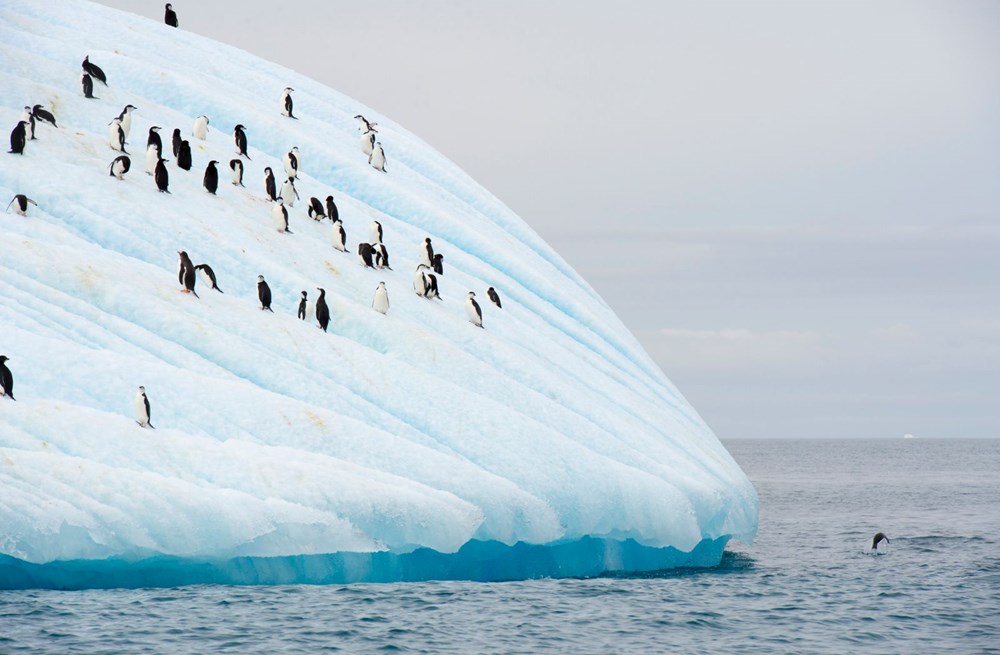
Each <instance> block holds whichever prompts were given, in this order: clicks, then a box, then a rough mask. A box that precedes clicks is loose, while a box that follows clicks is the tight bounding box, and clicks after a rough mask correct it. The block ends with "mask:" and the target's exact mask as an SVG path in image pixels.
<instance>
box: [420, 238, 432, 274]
mask: <svg viewBox="0 0 1000 655" xmlns="http://www.w3.org/2000/svg"><path fill="white" fill-rule="evenodd" d="M420 255H421V260H422V261H423V262H424V264H425V265H426V266H427V268H430V267H431V266H433V265H434V246H432V245H431V238H430V237H426V238H425V239H424V245H423V247H421V248H420Z"/></svg>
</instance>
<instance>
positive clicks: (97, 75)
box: [80, 55, 108, 86]
mask: <svg viewBox="0 0 1000 655" xmlns="http://www.w3.org/2000/svg"><path fill="white" fill-rule="evenodd" d="M80 65H81V66H83V70H84V72H85V73H87V75H90V76H91V77H92V78H94V79H95V80H97V81H98V82H100V83H101V84H103V85H104V86H107V85H108V76H107V75H105V74H104V71H103V70H101V67H100V66H98V65H97V64H95V63H93V62H91V61H90V55H87V56H86V57H84V58H83V63H81V64H80Z"/></svg>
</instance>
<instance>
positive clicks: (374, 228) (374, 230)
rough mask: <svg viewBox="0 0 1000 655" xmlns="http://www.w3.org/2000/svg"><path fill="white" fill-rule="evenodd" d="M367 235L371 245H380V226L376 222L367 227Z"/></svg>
mask: <svg viewBox="0 0 1000 655" xmlns="http://www.w3.org/2000/svg"><path fill="white" fill-rule="evenodd" d="M368 233H369V235H370V236H371V239H372V245H375V244H376V243H382V224H381V223H379V222H378V221H372V224H371V225H370V226H368Z"/></svg>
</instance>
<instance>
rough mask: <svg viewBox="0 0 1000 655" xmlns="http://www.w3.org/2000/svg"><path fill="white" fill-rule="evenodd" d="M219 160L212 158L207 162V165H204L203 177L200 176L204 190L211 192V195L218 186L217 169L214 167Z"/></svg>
mask: <svg viewBox="0 0 1000 655" xmlns="http://www.w3.org/2000/svg"><path fill="white" fill-rule="evenodd" d="M218 163H219V162H217V161H215V160H214V159H213V160H212V161H210V162H208V166H206V167H205V177H204V178H202V181H201V183H202V184H203V185H204V186H205V190H206V191H208V192H209V193H211V194H212V195H213V196H214V195H215V192H216V191H217V190H218V188H219V169H217V168H216V167H215V165H216V164H218Z"/></svg>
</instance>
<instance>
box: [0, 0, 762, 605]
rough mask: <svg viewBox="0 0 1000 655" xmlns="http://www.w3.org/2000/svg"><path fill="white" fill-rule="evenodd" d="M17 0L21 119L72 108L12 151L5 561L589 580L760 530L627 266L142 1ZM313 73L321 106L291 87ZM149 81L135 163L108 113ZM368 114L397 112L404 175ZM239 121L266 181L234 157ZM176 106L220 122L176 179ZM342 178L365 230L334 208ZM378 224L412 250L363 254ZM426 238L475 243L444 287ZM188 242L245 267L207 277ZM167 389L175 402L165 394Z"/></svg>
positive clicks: (123, 575)
mask: <svg viewBox="0 0 1000 655" xmlns="http://www.w3.org/2000/svg"><path fill="white" fill-rule="evenodd" d="M0 18H2V20H0V53H2V62H3V64H2V66H0V79H2V87H3V89H4V93H3V97H4V106H3V107H0V116H2V118H3V124H4V125H8V126H14V125H16V123H17V121H18V120H20V116H21V112H22V107H23V105H35V104H42V105H43V106H45V107H46V108H47V109H49V110H51V111H52V112H53V113H54V114H55V116H56V118H57V122H58V125H59V127H58V128H56V127H53V126H51V125H49V124H47V123H42V122H39V123H38V124H37V125H36V127H35V132H36V135H37V137H38V138H37V140H34V141H29V142H28V145H27V148H26V150H25V153H24V155H23V156H21V155H13V154H10V155H8V154H3V155H2V156H0V193H2V194H6V195H5V198H11V197H13V196H14V195H15V194H25V195H27V196H28V197H30V198H32V199H33V200H34V201H35V202H37V206H29V208H28V211H27V215H26V216H20V215H18V214H16V213H15V212H14V211H9V212H8V213H6V214H4V215H2V216H0V243H3V244H4V245H3V250H2V253H3V254H2V256H0V354H4V355H7V356H8V357H9V358H10V361H9V362H7V365H8V367H9V368H10V370H11V371H12V372H13V375H14V378H15V388H14V392H15V397H16V398H17V400H16V401H11V400H10V399H8V398H0V588H25V587H54V588H67V589H71V588H86V587H105V586H123V587H130V586H133V587H134V586H151V585H165V586H171V585H177V584H189V583H204V582H213V583H235V584H271V583H291V582H295V583H328V582H353V581H390V580H427V579H448V578H461V579H472V580H504V579H518V578H529V577H539V576H583V575H597V574H600V573H602V572H605V571H643V570H656V569H662V568H670V567H675V566H713V565H715V564H717V563H718V562H719V560H720V557H721V555H722V551H723V548H724V547H725V545H726V543H727V542H728V541H729V540H731V539H737V540H741V541H744V542H751V541H752V540H753V538H754V535H755V532H756V529H757V514H758V501H757V495H756V492H755V490H754V488H753V486H752V485H751V484H750V482H749V481H748V480H747V478H746V476H745V475H744V473H743V472H742V471H741V470H740V468H739V467H738V465H737V464H736V463H735V462H734V460H733V459H732V457H731V456H730V455H729V453H728V452H727V451H726V450H725V448H724V447H723V446H722V445H721V443H720V442H719V441H718V439H717V438H716V437H715V435H713V433H712V432H711V430H710V429H709V428H708V427H707V426H706V425H705V423H704V422H703V421H702V419H701V418H700V417H699V416H698V414H697V412H696V411H695V410H694V409H693V408H692V407H691V405H690V404H688V402H687V401H686V400H685V399H684V397H683V396H682V395H681V394H680V393H679V392H678V390H677V389H676V388H675V387H674V386H673V385H672V384H671V383H670V381H669V380H668V379H667V378H666V377H665V375H664V374H663V373H662V371H660V370H659V368H658V367H657V366H656V365H655V364H654V363H653V362H652V360H651V359H650V358H649V356H648V355H647V354H646V353H645V352H644V351H643V349H642V348H641V346H640V345H639V344H638V342H637V341H636V339H635V338H634V337H633V336H632V335H631V334H630V333H629V331H628V330H627V329H626V328H625V326H624V325H623V324H622V323H621V321H620V320H619V319H618V318H617V317H616V316H615V314H614V313H613V312H612V310H611V309H610V308H609V307H608V305H607V304H606V303H605V302H604V301H603V300H602V299H601V298H600V297H599V296H598V295H597V293H595V291H594V290H593V289H592V288H591V287H590V286H589V285H588V284H587V283H586V282H585V281H584V280H583V279H582V278H581V277H580V276H579V275H578V274H577V273H576V272H575V271H574V270H573V269H572V268H571V267H570V266H569V265H568V264H567V263H566V262H565V261H564V260H562V259H561V258H560V257H559V256H558V255H557V254H556V253H555V252H554V251H553V250H552V248H550V247H549V246H548V245H547V244H546V243H545V242H544V241H543V240H542V239H541V238H540V237H539V236H538V235H537V234H536V233H535V232H533V231H532V230H531V228H530V227H529V226H528V225H527V224H525V223H524V222H523V221H522V220H521V219H519V218H518V217H517V216H516V215H515V214H514V213H513V212H511V211H510V210H509V209H508V208H507V207H505V206H504V205H503V204H502V203H501V202H500V201H498V200H497V199H496V198H494V197H493V196H492V195H490V194H489V193H488V192H487V191H485V190H484V189H483V188H482V187H480V186H479V185H478V184H476V182H474V181H473V180H472V179H470V178H469V176H468V175H466V174H465V173H463V172H462V171H461V170H460V169H458V168H457V167H456V166H455V165H454V164H452V163H451V162H449V161H448V160H447V159H446V158H445V157H443V156H442V155H440V154H439V153H437V152H436V151H435V150H434V149H433V148H432V147H430V146H429V145H427V144H426V143H424V142H423V141H421V140H420V139H419V138H417V137H415V136H413V135H412V134H410V133H409V132H407V131H406V130H404V129H403V128H401V127H400V126H398V125H396V124H395V123H393V121H392V120H390V119H388V118H386V117H384V116H382V115H380V114H379V113H378V112H377V111H376V110H373V109H371V108H369V107H365V106H363V105H362V104H361V103H359V102H357V101H356V100H353V99H351V98H349V97H346V96H344V95H342V94H340V93H338V92H336V91H334V90H332V89H329V88H327V87H324V86H323V85H321V84H318V83H316V82H315V81H313V80H310V79H308V78H306V77H303V76H302V75H299V74H297V73H295V72H294V71H292V70H289V69H287V68H283V67H281V66H278V65H275V64H272V63H269V62H267V61H263V60H261V59H259V58H256V57H254V56H253V55H251V54H249V53H247V52H244V51H241V50H238V49H235V48H232V47H229V46H226V45H223V44H220V43H217V42H213V41H211V40H208V39H205V38H203V37H200V36H198V35H196V34H192V33H190V32H186V31H184V30H177V29H173V28H170V27H167V26H165V25H163V24H161V23H157V22H154V21H151V20H148V19H145V18H142V17H138V16H134V15H131V14H127V13H122V12H118V11H116V10H113V9H109V8H107V7H103V6H100V5H96V4H92V3H89V2H84V1H82V0H65V1H62V2H58V3H47V2H35V1H34V0H8V1H6V2H4V3H3V6H2V7H0ZM85 55H89V57H90V60H91V61H92V62H94V63H96V64H98V65H99V66H101V68H103V70H104V71H105V72H106V74H107V78H108V84H107V86H103V85H101V84H97V85H96V88H95V90H94V95H95V96H97V99H87V98H85V97H84V96H83V94H82V92H81V90H80V62H81V61H82V59H83V58H84V56H85ZM286 87H291V88H293V89H295V91H294V93H293V97H294V102H295V115H296V117H297V118H298V120H292V119H290V118H287V117H285V116H282V115H281V113H280V108H279V98H280V97H281V94H282V91H283V89H285V88H286ZM127 104H132V105H134V106H135V107H137V108H138V109H136V110H135V111H134V112H133V113H132V126H131V132H130V134H129V136H128V139H127V145H126V149H127V150H128V152H129V153H131V155H132V167H131V170H130V171H129V172H128V173H127V174H126V175H125V176H124V178H123V179H122V180H118V179H116V178H115V177H113V176H111V175H109V168H108V167H109V165H110V163H111V162H112V160H113V159H114V158H115V157H116V156H118V155H119V154H121V153H119V152H117V151H115V150H112V149H111V148H110V147H109V145H108V124H109V122H110V121H111V120H112V119H113V118H115V117H116V116H117V115H118V114H119V112H121V110H122V108H123V107H125V106H126V105H127ZM357 114H363V115H365V116H366V117H368V118H369V119H370V120H373V121H377V123H378V128H377V129H378V139H379V141H380V142H381V143H382V145H383V147H384V150H385V155H386V159H387V164H386V170H387V172H385V173H383V172H380V171H378V170H376V169H375V168H373V167H372V166H370V165H369V164H368V160H367V157H366V156H365V155H364V154H363V153H362V152H361V149H360V147H359V137H360V133H359V131H358V124H357V121H356V120H355V119H354V116H355V115H357ZM201 115H205V116H208V117H209V118H210V124H209V130H208V133H207V135H206V138H205V139H204V140H201V139H195V138H194V137H193V136H192V135H191V126H192V124H193V121H194V120H195V118H196V117H198V116H201ZM236 124H242V125H245V126H246V133H247V138H248V141H249V150H248V155H249V157H250V159H244V160H243V161H244V165H245V167H246V174H245V177H244V183H245V185H246V187H245V188H244V187H240V186H235V185H232V184H230V183H229V175H228V162H229V161H230V159H233V158H235V157H236V156H237V155H236V153H235V148H234V145H233V136H232V130H233V128H234V126H235V125H236ZM154 125H156V126H161V127H162V128H163V130H162V132H163V137H164V138H163V141H164V148H165V153H164V155H165V157H167V158H168V159H172V157H171V155H170V133H171V131H172V130H173V129H174V128H180V130H181V133H182V134H183V135H184V137H185V138H186V139H188V140H189V142H190V143H191V149H192V159H193V162H194V165H193V167H192V169H191V170H190V171H185V170H182V169H180V168H178V167H177V166H176V165H175V163H174V162H172V161H171V162H169V163H168V164H167V166H168V173H169V176H170V187H169V188H170V193H169V194H165V193H159V192H158V190H157V188H156V185H155V184H154V181H153V178H152V177H151V176H149V175H147V174H146V173H145V165H144V164H145V153H144V145H145V139H146V136H147V131H148V129H149V128H150V127H151V126H154ZM293 146H297V147H298V148H299V152H300V154H301V158H300V162H299V176H298V180H297V189H298V192H299V193H300V194H301V196H302V200H301V201H299V202H296V203H295V205H294V206H293V207H288V212H289V227H290V229H291V233H279V232H278V231H277V230H275V229H274V223H273V217H272V206H271V202H270V201H269V200H268V199H267V198H266V197H265V196H264V192H263V183H262V175H263V169H264V167H265V166H269V167H271V168H272V169H273V170H274V171H275V173H276V174H277V175H280V174H281V172H282V171H283V170H284V168H283V163H282V158H283V156H284V155H285V153H287V152H288V151H289V150H290V149H291V148H292V147H293ZM211 159H215V160H218V161H219V162H221V163H220V165H219V167H220V169H221V170H222V174H221V175H220V178H221V179H220V182H221V183H220V185H219V186H220V188H219V190H218V193H217V194H216V195H212V194H209V193H207V192H206V191H205V190H204V188H203V187H202V172H203V171H204V169H205V166H206V164H207V163H208V161H209V160H211ZM282 179H283V178H282ZM280 182H281V180H280V179H279V185H280ZM327 195H332V196H333V197H334V198H335V200H336V203H337V206H338V208H339V213H340V217H341V219H342V220H343V226H344V229H345V231H346V233H347V244H348V251H349V253H350V254H349V253H344V252H340V251H338V250H336V249H334V247H333V246H332V241H331V238H332V226H331V223H330V221H328V220H323V221H315V220H313V219H312V218H309V217H308V216H307V212H306V207H307V205H308V198H309V197H311V196H315V197H317V198H320V199H325V198H326V196H327ZM4 202H6V200H5V201H4ZM372 221H379V222H380V223H381V225H382V226H383V229H384V239H383V242H384V244H385V245H386V247H387V249H388V250H389V252H390V253H391V262H392V269H388V268H386V269H381V270H373V269H370V268H365V267H363V266H362V265H360V264H359V262H358V257H357V256H356V255H355V254H353V251H354V249H355V248H356V247H357V244H358V243H359V242H361V241H368V240H369V226H370V224H371V223H372ZM425 237H431V238H432V240H433V244H434V248H435V251H436V252H439V253H443V254H444V256H445V260H444V266H445V270H444V273H443V274H442V275H440V276H438V277H439V290H440V296H441V298H440V300H437V299H428V298H425V297H421V296H418V295H416V294H415V293H414V290H413V279H414V275H413V271H414V270H415V268H416V266H417V265H418V264H419V263H420V261H421V257H422V253H421V249H420V246H421V245H422V244H423V241H424V238H425ZM180 250H186V251H187V252H188V253H189V254H190V256H191V259H192V260H193V262H194V263H196V264H200V263H206V264H209V265H210V266H211V267H212V269H214V271H215V274H216V276H217V279H218V283H219V287H220V288H221V289H222V290H224V292H225V293H220V292H217V291H213V290H210V289H209V288H208V287H207V286H205V285H204V284H203V283H200V285H199V286H198V287H197V289H196V290H197V291H198V292H199V296H200V297H199V298H195V297H194V296H192V295H190V294H184V293H180V292H179V291H180V289H181V286H180V285H179V284H178V279H177V252H178V251H180ZM258 275H263V276H264V277H265V278H266V280H267V282H268V284H269V285H270V288H271V291H272V294H273V303H272V307H273V310H274V311H273V313H270V312H264V311H261V309H260V305H259V303H258V301H257V286H256V284H257V276H258ZM383 281H384V282H385V284H386V288H387V290H388V294H389V298H390V309H389V311H388V313H387V314H385V315H383V314H381V313H379V312H376V311H374V310H373V309H372V298H373V295H374V292H375V289H376V287H377V286H378V285H379V282H383ZM490 286H492V287H495V288H496V289H497V290H498V291H499V293H500V295H501V297H502V299H503V308H502V309H500V308H498V307H496V306H494V305H493V304H492V303H490V302H489V301H488V300H487V299H486V289H487V288H488V287H490ZM317 288H324V289H325V290H326V300H327V303H328V305H329V308H330V314H331V321H330V325H329V330H328V331H326V332H324V331H323V330H320V329H318V328H317V325H316V322H315V320H313V319H312V315H313V314H312V312H313V309H312V306H310V307H309V309H308V316H307V320H304V321H303V320H299V319H298V318H297V316H296V310H297V307H298V301H299V297H300V293H301V292H302V291H303V290H306V291H307V293H308V298H309V302H310V303H311V302H313V301H314V300H315V298H316V294H317V291H316V289H317ZM468 291H475V292H477V298H478V299H479V300H480V305H481V309H482V314H483V329H480V328H478V327H476V326H475V325H473V324H472V323H471V322H470V321H469V318H468V316H467V314H466V307H465V298H466V294H467V292H468ZM140 385H143V386H145V389H146V393H147V396H148V397H149V400H150V403H151V408H152V423H153V425H155V426H156V429H155V430H153V429H143V428H141V427H140V426H138V425H137V424H136V421H135V420H134V416H133V409H132V400H133V397H134V395H135V393H136V389H137V388H138V387H139V386H140Z"/></svg>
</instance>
